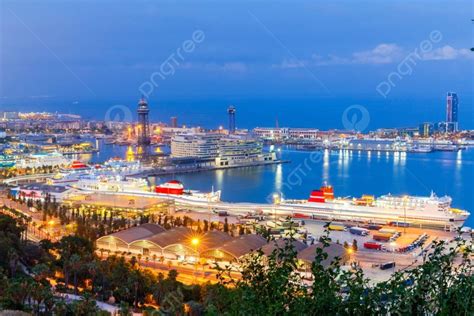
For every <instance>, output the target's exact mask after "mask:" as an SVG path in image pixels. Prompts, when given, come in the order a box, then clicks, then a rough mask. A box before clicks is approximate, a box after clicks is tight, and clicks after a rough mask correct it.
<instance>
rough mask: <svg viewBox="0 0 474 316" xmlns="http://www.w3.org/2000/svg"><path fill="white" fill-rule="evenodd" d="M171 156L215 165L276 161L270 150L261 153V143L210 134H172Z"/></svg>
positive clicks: (247, 138) (235, 136)
mask: <svg viewBox="0 0 474 316" xmlns="http://www.w3.org/2000/svg"><path fill="white" fill-rule="evenodd" d="M171 157H172V158H174V159H194V160H196V161H199V163H201V164H206V165H208V166H217V167H232V166H242V165H247V164H255V163H261V162H271V161H275V160H277V158H276V154H275V153H274V152H270V153H265V152H263V146H262V144H261V143H260V142H258V141H257V140H255V139H253V138H249V137H245V136H238V135H230V136H226V135H222V134H214V133H193V134H184V135H176V136H174V137H173V138H172V140H171Z"/></svg>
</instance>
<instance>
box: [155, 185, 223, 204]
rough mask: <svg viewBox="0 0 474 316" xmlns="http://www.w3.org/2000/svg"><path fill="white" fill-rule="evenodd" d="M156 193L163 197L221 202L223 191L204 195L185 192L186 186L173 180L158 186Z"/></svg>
mask: <svg viewBox="0 0 474 316" xmlns="http://www.w3.org/2000/svg"><path fill="white" fill-rule="evenodd" d="M155 193H156V194H157V195H158V196H163V197H171V198H173V197H179V198H183V199H186V200H190V201H193V200H194V201H205V202H219V201H220V199H221V191H214V190H212V191H211V192H209V193H202V192H199V191H195V190H185V189H184V185H183V184H182V183H181V182H180V181H178V180H171V181H168V182H166V183H163V184H160V185H157V186H156V187H155Z"/></svg>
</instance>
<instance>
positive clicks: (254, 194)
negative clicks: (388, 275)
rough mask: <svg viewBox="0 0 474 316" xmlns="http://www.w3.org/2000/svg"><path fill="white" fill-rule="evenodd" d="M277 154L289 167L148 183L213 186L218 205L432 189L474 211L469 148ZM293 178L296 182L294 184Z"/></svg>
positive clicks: (114, 151) (105, 152)
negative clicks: (318, 192)
mask: <svg viewBox="0 0 474 316" xmlns="http://www.w3.org/2000/svg"><path fill="white" fill-rule="evenodd" d="M125 152H126V147H123V146H113V145H112V146H110V145H105V146H104V145H102V146H100V151H99V153H95V154H92V155H87V156H88V158H89V161H91V162H100V161H104V160H107V159H108V158H110V157H113V156H119V157H122V158H123V157H125ZM280 154H281V158H282V159H285V160H290V161H291V163H287V164H281V165H271V166H260V167H246V168H238V169H227V170H216V171H208V172H201V173H196V174H182V175H170V176H166V177H160V178H157V179H150V180H153V181H154V182H156V183H161V182H164V181H167V180H170V179H178V180H180V181H182V182H183V183H184V184H185V186H186V187H187V188H189V189H195V190H201V191H210V190H211V187H212V186H214V188H215V189H216V190H222V199H223V200H227V201H235V202H244V201H249V202H266V198H267V196H269V195H271V194H272V193H273V192H281V193H282V194H283V196H285V197H286V198H288V199H292V198H297V199H306V198H308V196H309V193H310V191H311V190H313V189H315V188H318V187H319V186H320V185H321V184H322V183H323V182H324V181H327V182H328V183H329V184H331V185H333V186H334V189H335V193H336V195H337V196H361V195H362V194H374V195H377V196H378V195H382V194H386V193H388V192H391V193H393V194H404V193H408V194H411V195H425V196H426V195H429V194H430V193H431V190H433V191H434V192H436V193H437V194H438V195H445V194H447V195H450V196H452V198H453V206H455V207H460V208H464V209H467V210H470V211H471V212H474V201H473V200H474V199H473V197H472V185H473V183H472V179H474V148H472V149H468V150H465V151H462V152H461V151H459V152H433V153H413V154H410V153H408V154H407V153H396V152H375V151H373V152H364V151H347V150H342V151H340V150H337V151H331V150H324V151H321V152H320V153H318V155H319V154H321V155H322V157H321V158H322V159H311V157H312V156H311V155H313V154H312V153H311V152H302V151H295V150H289V149H286V148H282V151H281V153H280ZM374 155H376V157H377V158H376V159H375V156H374ZM383 156H385V158H383ZM298 168H300V169H301V170H299V169H298ZM295 175H297V176H298V179H297V180H298V181H295ZM292 177H293V178H292ZM473 218H474V216H471V218H470V220H469V221H470V222H471V224H470V225H471V226H474V219H473Z"/></svg>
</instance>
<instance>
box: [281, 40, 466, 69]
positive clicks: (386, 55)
mask: <svg viewBox="0 0 474 316" xmlns="http://www.w3.org/2000/svg"><path fill="white" fill-rule="evenodd" d="M410 53H412V51H408V50H406V49H404V48H402V47H400V46H398V45H397V44H393V43H381V44H379V45H377V46H375V47H374V48H373V49H370V50H365V51H357V52H354V53H352V54H351V55H350V56H347V57H344V56H337V55H331V54H329V55H326V56H322V55H318V54H313V55H312V56H311V58H310V59H302V60H299V59H295V58H291V59H284V60H283V61H282V62H281V63H280V64H276V65H272V67H273V68H280V69H292V68H304V67H311V66H331V65H384V64H393V63H397V62H400V61H402V60H403V59H404V58H405V57H406V56H408V55H409V54H410ZM473 57H474V54H473V53H471V52H470V50H469V49H467V48H459V49H456V48H453V47H452V46H449V45H446V46H443V47H440V48H436V49H433V50H431V51H429V52H427V53H424V54H422V55H421V56H420V58H421V59H422V60H453V59H465V58H473Z"/></svg>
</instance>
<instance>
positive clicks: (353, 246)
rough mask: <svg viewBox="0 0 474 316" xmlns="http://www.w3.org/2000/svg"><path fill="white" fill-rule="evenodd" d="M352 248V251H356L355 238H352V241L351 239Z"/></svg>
mask: <svg viewBox="0 0 474 316" xmlns="http://www.w3.org/2000/svg"><path fill="white" fill-rule="evenodd" d="M352 249H353V250H354V251H357V250H358V249H359V248H358V247H357V240H355V239H354V241H352Z"/></svg>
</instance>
